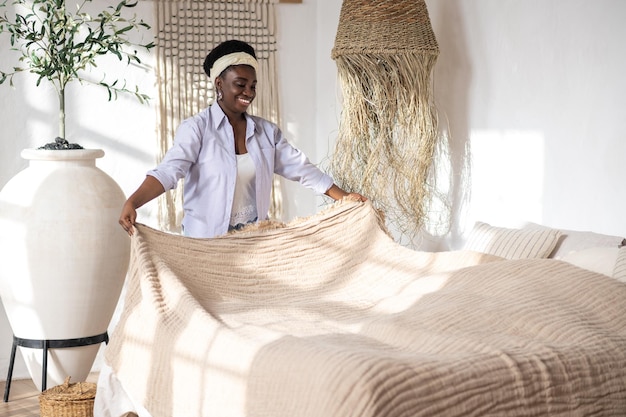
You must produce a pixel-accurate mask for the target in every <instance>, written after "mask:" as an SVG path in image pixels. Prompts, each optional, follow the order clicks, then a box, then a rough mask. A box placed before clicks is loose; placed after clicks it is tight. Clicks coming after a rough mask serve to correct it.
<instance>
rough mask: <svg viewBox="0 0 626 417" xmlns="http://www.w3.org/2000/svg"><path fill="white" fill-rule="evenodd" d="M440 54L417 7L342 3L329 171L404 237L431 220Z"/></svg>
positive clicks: (410, 0)
mask: <svg viewBox="0 0 626 417" xmlns="http://www.w3.org/2000/svg"><path fill="white" fill-rule="evenodd" d="M438 55H439V47H438V45H437V40H436V39H435V35H434V32H433V30H432V28H431V25H430V18H429V16H428V10H427V9H426V4H425V2H424V1H423V0H344V2H343V5H342V8H341V12H340V18H339V26H338V29H337V35H336V38H335V45H334V48H333V50H332V55H331V56H332V58H333V59H334V60H335V61H336V64H337V68H338V76H339V82H340V85H341V90H342V97H343V103H342V114H341V119H340V125H339V132H338V137H337V141H336V144H335V149H334V153H333V155H332V156H331V158H330V166H329V169H330V171H331V173H332V175H333V176H334V178H335V181H336V182H337V183H338V184H339V185H340V186H341V187H342V188H344V189H346V190H351V191H358V192H360V193H362V194H363V195H365V196H367V197H368V198H370V199H371V201H372V203H373V204H374V205H375V206H376V207H377V208H378V209H380V210H382V211H383V212H384V213H385V216H386V218H387V220H388V222H390V223H391V224H392V225H393V226H394V227H395V229H396V230H397V231H398V232H399V233H400V234H401V235H405V236H411V235H413V234H415V233H416V232H418V231H419V230H420V229H421V228H422V227H424V225H425V224H427V223H428V222H429V221H430V218H429V216H431V215H434V214H435V213H434V212H433V211H432V210H431V203H432V201H433V198H434V196H435V194H436V193H437V191H436V190H435V187H434V186H433V182H432V181H434V180H433V177H434V173H433V166H434V159H435V155H436V149H437V147H438V140H439V136H440V135H439V132H438V121H437V112H436V109H435V106H434V100H433V87H432V82H431V73H432V70H433V67H434V65H435V62H436V60H437V56H438ZM444 212H447V209H446V210H444ZM436 217H437V222H440V221H441V219H442V212H441V207H439V208H438V213H436ZM444 217H446V215H445V214H444Z"/></svg>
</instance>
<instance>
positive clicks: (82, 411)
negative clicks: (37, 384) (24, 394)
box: [39, 377, 96, 417]
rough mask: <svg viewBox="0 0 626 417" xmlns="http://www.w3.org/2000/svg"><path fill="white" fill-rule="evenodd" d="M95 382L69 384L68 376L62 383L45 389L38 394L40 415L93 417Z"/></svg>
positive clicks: (48, 416) (46, 416)
mask: <svg viewBox="0 0 626 417" xmlns="http://www.w3.org/2000/svg"><path fill="white" fill-rule="evenodd" d="M95 398H96V384H94V383H92V382H78V383H75V384H70V377H67V378H66V379H65V382H64V383H63V384H62V385H58V386H56V387H52V388H50V389H47V390H45V391H44V392H42V393H41V394H40V395H39V408H40V412H41V417H93V405H94V400H95Z"/></svg>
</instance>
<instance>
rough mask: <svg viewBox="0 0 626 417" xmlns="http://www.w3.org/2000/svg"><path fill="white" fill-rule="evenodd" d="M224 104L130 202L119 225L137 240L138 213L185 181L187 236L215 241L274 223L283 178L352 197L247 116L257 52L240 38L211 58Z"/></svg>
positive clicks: (201, 119)
mask: <svg viewBox="0 0 626 417" xmlns="http://www.w3.org/2000/svg"><path fill="white" fill-rule="evenodd" d="M203 67H204V71H205V73H206V74H207V75H208V76H209V79H210V81H211V82H212V84H213V85H214V86H215V91H216V97H217V100H216V101H214V102H213V104H211V106H209V107H208V108H206V109H204V110H202V111H200V112H199V113H197V114H196V115H195V116H192V117H190V118H188V119H186V120H184V121H183V122H182V123H181V124H180V126H179V127H178V129H177V132H176V137H175V138H174V145H173V146H172V147H171V148H170V149H169V150H168V151H167V153H166V155H165V157H164V158H163V161H161V163H160V164H159V165H158V166H157V167H156V168H155V169H153V170H151V171H149V172H148V173H147V177H146V178H145V180H144V181H143V183H142V184H141V185H140V186H139V188H138V189H137V191H135V192H134V193H133V194H132V195H131V196H130V197H129V198H128V200H127V201H126V203H125V204H124V206H123V208H122V213H121V215H120V219H119V223H120V225H121V226H122V227H123V228H124V230H126V231H127V232H128V233H129V234H130V235H132V234H133V231H134V228H133V226H134V224H135V221H136V219H137V209H138V208H139V207H141V206H142V205H144V204H146V203H147V202H149V201H150V200H152V199H154V198H156V197H158V196H159V195H161V194H163V193H164V192H165V191H167V190H171V189H173V188H175V187H176V186H177V184H178V181H179V180H181V179H182V178H184V179H185V181H184V205H183V210H184V217H183V220H182V230H183V234H184V235H186V236H190V237H197V238H209V237H214V236H219V235H223V234H225V233H226V232H228V231H229V230H233V229H237V228H239V227H241V226H242V225H245V224H248V223H255V222H257V221H259V220H266V219H268V217H269V210H270V196H271V191H272V179H273V175H274V174H278V175H280V176H282V177H284V178H287V179H289V180H292V181H297V182H299V183H300V184H301V185H303V186H305V187H307V188H309V189H311V190H313V191H315V192H316V193H319V194H326V195H327V196H329V197H331V198H332V199H334V200H339V199H342V198H343V197H346V196H348V195H351V196H352V197H354V198H355V199H358V200H365V198H364V197H362V196H361V195H359V194H350V193H347V192H346V191H344V190H342V189H341V188H339V187H337V186H336V185H335V184H334V183H333V179H332V178H331V177H330V176H329V175H327V174H325V173H323V172H322V171H320V170H319V169H318V168H317V167H316V166H315V165H313V164H312V163H311V162H310V161H309V159H308V158H307V157H306V155H304V154H303V153H302V152H301V151H300V150H298V149H296V148H295V147H293V146H292V145H291V144H290V143H289V142H288V141H287V139H286V138H285V137H284V136H283V134H282V132H281V130H280V128H279V127H278V126H277V125H276V124H274V123H272V122H270V121H268V120H266V119H263V118H261V117H259V116H253V115H250V114H248V113H247V110H248V107H249V106H250V105H251V103H252V101H253V100H254V99H255V97H256V85H257V75H256V68H257V67H258V63H257V59H256V53H255V50H254V48H253V47H252V46H251V45H250V44H248V43H246V42H243V41H240V40H228V41H225V42H222V43H220V44H219V45H217V46H216V47H215V48H214V49H213V50H212V51H211V52H209V54H208V55H207V56H206V58H205V60H204V65H203Z"/></svg>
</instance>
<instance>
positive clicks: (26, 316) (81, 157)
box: [0, 149, 130, 389]
mask: <svg viewBox="0 0 626 417" xmlns="http://www.w3.org/2000/svg"><path fill="white" fill-rule="evenodd" d="M21 155H22V157H23V158H24V159H27V160H29V166H28V167H27V168H26V169H24V170H23V171H21V172H19V173H18V174H17V175H16V176H15V177H13V178H12V179H11V180H10V181H9V182H8V183H7V184H6V185H5V186H4V188H3V189H2V191H0V297H1V298H2V303H3V305H4V308H5V310H6V313H7V316H8V319H9V323H10V325H11V329H12V331H13V334H14V336H15V337H18V338H23V339H33V340H66V339H77V338H89V337H92V336H95V335H100V334H103V333H105V332H106V331H107V328H108V326H109V323H110V321H111V318H112V316H113V313H114V311H115V307H116V305H117V302H118V299H119V297H120V293H121V290H122V286H123V283H124V279H125V276H126V272H127V268H128V261H129V256H130V241H129V238H128V236H127V235H126V234H125V232H124V231H123V230H122V228H121V227H120V226H119V225H118V224H117V219H118V217H119V213H120V210H121V207H122V205H123V203H124V199H125V197H124V193H123V191H122V190H121V189H120V187H119V186H118V185H117V183H116V182H115V181H114V180H113V179H112V178H111V177H110V176H108V175H107V174H106V173H105V172H103V171H102V170H100V169H99V168H97V167H96V163H95V161H96V159H97V158H101V157H102V156H104V152H103V151H102V150H99V149H93V150H87V149H79V150H35V149H26V150H24V151H22V154H21ZM101 346H102V344H101V343H98V344H92V345H87V346H79V347H72V348H64V349H51V350H49V353H48V357H47V370H48V372H47V387H48V388H50V387H52V386H55V385H59V384H62V383H63V381H64V380H65V378H66V377H67V376H70V377H71V380H72V381H73V382H78V381H84V380H85V379H86V378H87V376H88V374H89V372H90V371H91V368H92V366H93V363H94V360H95V358H96V355H97V353H98V350H99V349H100V347H101ZM19 349H20V350H21V353H22V356H23V358H24V359H25V361H26V366H27V368H28V371H29V373H30V375H31V378H32V379H33V382H34V383H35V384H36V386H37V387H38V388H39V389H41V387H42V352H43V350H42V349H37V348H29V347H19ZM4 354H5V355H8V354H9V352H4Z"/></svg>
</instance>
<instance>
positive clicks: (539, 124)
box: [0, 0, 626, 379]
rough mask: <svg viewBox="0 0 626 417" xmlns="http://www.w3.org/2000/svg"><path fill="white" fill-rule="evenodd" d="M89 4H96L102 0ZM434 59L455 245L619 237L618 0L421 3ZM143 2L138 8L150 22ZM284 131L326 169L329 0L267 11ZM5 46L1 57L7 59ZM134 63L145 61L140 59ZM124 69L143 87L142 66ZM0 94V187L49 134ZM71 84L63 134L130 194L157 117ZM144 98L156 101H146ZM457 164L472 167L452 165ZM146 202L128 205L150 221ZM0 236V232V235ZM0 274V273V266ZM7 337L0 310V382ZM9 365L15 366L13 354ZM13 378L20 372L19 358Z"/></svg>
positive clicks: (625, 68)
mask: <svg viewBox="0 0 626 417" xmlns="http://www.w3.org/2000/svg"><path fill="white" fill-rule="evenodd" d="M98 1H100V2H101V3H103V4H106V3H105V2H104V1H103V0H96V2H98ZM427 4H428V7H429V11H430V15H431V20H432V23H433V28H434V31H435V34H436V36H437V40H438V42H439V46H440V49H441V53H440V56H439V60H438V63H437V65H436V67H435V74H434V80H435V96H436V101H437V105H438V108H439V111H440V117H441V119H442V121H443V120H444V119H447V120H448V125H449V132H450V138H451V139H450V155H451V159H452V161H453V167H452V168H453V171H452V172H453V177H452V179H453V182H452V185H453V186H452V190H451V198H452V202H453V204H454V207H455V211H454V217H453V220H454V223H453V229H452V231H451V233H450V235H449V236H446V237H442V238H436V239H432V242H429V245H428V247H429V248H445V247H448V245H451V246H452V247H454V246H456V245H458V239H459V238H460V236H461V235H462V234H463V233H464V232H465V231H466V230H467V229H468V227H470V226H471V225H472V224H473V222H474V221H475V220H478V219H480V220H484V221H489V222H492V223H494V224H501V225H514V224H517V223H518V222H520V221H522V220H530V221H534V222H538V223H543V224H547V225H550V226H554V227H560V228H569V229H578V230H594V231H597V232H601V233H610V234H618V235H624V236H626V217H625V216H624V215H623V214H622V213H623V211H624V209H623V207H625V206H626V189H625V188H624V187H623V186H622V183H623V175H624V174H623V160H624V159H625V158H626V133H624V132H626V117H624V116H625V115H626V77H624V75H623V74H626V48H624V46H623V41H624V39H626V26H624V25H622V24H621V22H623V21H624V20H625V19H626V2H623V1H621V0H596V1H594V2H588V1H583V0H549V1H546V0H525V1H523V2H522V1H516V0H473V1H471V2H468V1H463V0H427ZM152 7H153V3H152V2H140V9H139V11H140V12H141V14H142V15H143V16H145V18H146V19H147V20H152ZM277 7H278V21H279V28H280V29H279V31H280V33H279V48H280V56H279V59H280V62H279V64H280V65H279V68H280V71H281V72H280V78H281V82H282V91H281V103H282V113H283V121H284V123H283V128H284V130H285V132H286V134H287V135H288V137H289V138H290V140H291V141H292V142H293V143H294V144H295V145H296V146H298V147H300V148H301V149H302V150H303V151H305V153H306V154H307V155H308V156H309V157H310V159H311V160H313V161H314V162H318V163H320V164H321V166H324V164H325V161H326V160H327V158H328V156H329V155H330V153H331V151H332V146H333V143H334V140H335V138H336V134H337V126H338V120H339V117H338V115H339V111H340V109H339V105H338V104H337V103H338V94H339V88H338V86H337V82H336V66H335V63H334V61H333V60H332V59H331V58H330V51H331V49H332V46H333V43H334V36H335V33H336V30H337V23H338V19H339V12H340V9H341V0H303V3H302V4H281V5H278V6H277ZM6 50H7V43H6V40H5V39H3V43H1V44H0V62H2V63H4V62H7V58H6ZM146 62H147V63H148V64H149V65H150V64H151V58H150V57H148V58H147V60H146ZM128 75H129V76H130V77H131V79H136V80H139V81H140V82H141V84H142V85H143V86H144V90H147V91H148V92H150V91H154V77H153V71H152V70H151V68H147V69H145V70H144V69H142V68H129V69H128ZM16 84H17V88H16V89H15V90H12V89H11V88H10V87H9V86H8V85H2V86H0V97H1V100H0V186H3V185H4V184H5V183H6V182H7V181H8V180H9V179H10V178H11V177H12V176H13V175H15V173H17V172H18V171H19V170H20V169H22V168H23V167H25V166H26V164H25V162H24V161H23V160H21V159H20V158H19V156H18V155H19V151H20V150H21V149H22V148H24V147H33V146H39V145H40V144H42V143H45V142H46V141H49V140H50V139H51V138H53V137H54V136H56V110H55V109H56V104H55V102H54V95H53V92H51V91H46V90H45V89H43V88H35V87H34V86H33V84H32V79H31V80H27V79H25V78H24V77H21V78H20V79H18V78H16ZM103 94H104V93H103V92H101V91H99V90H95V89H93V88H91V87H86V86H80V85H77V86H74V87H73V91H72V92H71V99H70V100H71V101H70V103H72V104H69V103H68V113H69V115H70V120H68V123H69V126H68V133H69V135H71V136H72V137H73V138H76V141H79V142H81V143H82V144H83V145H85V146H86V147H99V148H103V149H104V150H105V152H106V156H105V157H104V158H103V159H101V160H99V161H98V166H99V167H101V168H102V169H103V170H104V171H105V172H107V173H109V174H110V175H111V176H112V177H113V178H114V179H116V180H117V181H118V183H119V184H120V185H121V187H122V188H123V189H124V191H125V192H126V193H127V194H129V193H130V192H132V191H133V190H134V188H135V187H136V186H137V185H138V184H139V182H140V181H141V180H142V179H143V175H144V174H145V171H146V170H148V169H149V168H151V167H152V166H153V164H154V154H155V148H154V147H155V139H154V138H155V125H156V115H155V112H154V109H153V108H151V107H142V106H141V105H138V104H137V103H135V102H134V101H132V100H130V99H127V98H120V100H118V101H116V102H114V103H108V102H106V97H104V96H103ZM153 95H154V94H153ZM467 162H473V164H471V170H463V166H464V165H465V164H466V163H467ZM285 194H286V200H287V201H286V204H285V214H286V219H290V218H293V217H295V216H305V215H309V214H312V213H314V212H315V211H317V210H318V209H319V207H320V205H321V204H322V202H323V200H322V199H321V198H319V197H315V196H313V195H312V194H311V193H310V192H309V191H308V190H304V189H302V188H301V187H300V186H298V185H295V184H290V183H287V184H285ZM154 209H155V205H154V204H150V205H147V206H146V207H144V208H143V209H142V210H141V211H140V220H141V221H143V222H145V223H148V224H152V225H154V215H153V212H154ZM0 233H1V231H0ZM0 267H1V265H0ZM10 347H11V331H10V328H9V326H8V323H7V321H6V317H4V311H3V310H2V311H0V379H4V378H5V375H6V369H7V366H8V357H9V353H10ZM20 360H21V359H20ZM20 360H18V363H17V365H16V370H15V376H16V377H24V376H27V374H26V371H25V367H24V366H23V364H22V363H20Z"/></svg>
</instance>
